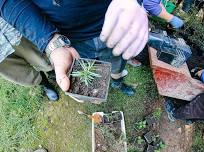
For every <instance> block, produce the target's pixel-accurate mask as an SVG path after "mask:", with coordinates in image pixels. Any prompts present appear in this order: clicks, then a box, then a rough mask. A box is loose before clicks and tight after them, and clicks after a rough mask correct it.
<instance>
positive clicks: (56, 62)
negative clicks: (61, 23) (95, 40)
mask: <svg viewBox="0 0 204 152" xmlns="http://www.w3.org/2000/svg"><path fill="white" fill-rule="evenodd" d="M58 36H59V35H58V34H55V36H54V37H53V39H52V40H54V39H56V38H57V37H58ZM52 40H51V41H52ZM51 41H50V42H51ZM48 45H49V44H48ZM74 58H79V54H78V52H77V51H76V50H75V49H74V48H73V47H69V48H66V47H60V48H57V49H55V50H54V51H52V53H51V54H50V60H51V62H52V63H53V66H54V70H55V75H56V81H57V84H58V85H59V87H60V88H61V89H62V90H63V91H67V90H68V89H69V87H70V80H69V78H68V77H67V72H68V70H69V68H70V67H71V64H72V62H73V59H74Z"/></svg>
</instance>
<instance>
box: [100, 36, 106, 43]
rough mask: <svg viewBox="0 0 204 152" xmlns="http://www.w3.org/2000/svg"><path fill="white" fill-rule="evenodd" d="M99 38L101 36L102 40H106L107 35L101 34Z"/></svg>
mask: <svg viewBox="0 0 204 152" xmlns="http://www.w3.org/2000/svg"><path fill="white" fill-rule="evenodd" d="M99 38H100V40H101V41H102V42H105V41H106V36H105V35H104V34H101V35H100V37H99Z"/></svg>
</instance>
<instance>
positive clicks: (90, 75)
mask: <svg viewBox="0 0 204 152" xmlns="http://www.w3.org/2000/svg"><path fill="white" fill-rule="evenodd" d="M77 61H78V62H79V64H80V66H81V67H82V70H81V71H73V72H72V73H71V76H73V77H79V78H80V81H81V82H84V83H85V85H86V86H89V85H90V84H91V82H92V81H93V80H94V79H95V78H96V77H97V78H99V77H101V75H100V74H97V73H95V71H96V66H94V64H95V61H93V62H89V61H86V63H85V62H84V60H81V61H80V60H77Z"/></svg>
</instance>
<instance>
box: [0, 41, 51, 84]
mask: <svg viewBox="0 0 204 152" xmlns="http://www.w3.org/2000/svg"><path fill="white" fill-rule="evenodd" d="M14 49H15V52H14V53H13V54H11V55H9V56H8V57H7V58H6V59H5V60H4V61H3V62H1V63H0V76H1V77H3V78H4V79H7V80H9V81H11V82H14V83H17V84H20V85H23V86H34V85H38V84H40V82H41V81H42V77H41V75H40V71H43V72H48V71H51V70H52V66H51V65H50V63H49V61H48V59H47V57H46V56H45V55H44V54H41V53H40V52H39V51H38V49H37V48H36V47H35V46H34V45H33V44H32V43H31V42H29V41H28V40H26V39H25V38H22V40H21V44H20V45H18V46H14Z"/></svg>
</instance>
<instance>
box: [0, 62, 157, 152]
mask: <svg viewBox="0 0 204 152" xmlns="http://www.w3.org/2000/svg"><path fill="white" fill-rule="evenodd" d="M128 71H129V75H128V77H127V79H126V82H127V83H128V84H130V85H132V86H134V87H136V91H137V93H136V95H135V96H133V97H127V96H125V95H123V94H122V93H120V92H119V91H117V90H112V89H110V91H109V97H108V101H107V102H106V103H102V104H100V105H94V104H90V103H86V104H82V103H77V102H76V101H74V100H72V99H71V98H69V97H68V96H65V95H64V93H63V92H60V97H61V98H60V100H59V101H58V102H56V103H49V102H48V101H47V99H46V98H42V96H41V95H40V93H41V91H40V89H39V88H38V89H33V88H32V89H29V88H25V87H20V86H18V85H13V84H11V83H9V82H7V81H5V80H1V81H0V84H1V90H3V91H1V94H0V96H1V98H2V97H3V99H4V100H5V101H4V102H3V103H5V104H6V105H7V104H8V103H10V101H11V100H15V102H16V104H15V105H10V104H9V106H11V109H10V111H9V112H10V113H16V112H17V113H22V115H23V116H22V121H24V122H27V121H28V120H26V118H27V116H29V114H31V115H32V116H33V117H32V118H29V125H24V124H19V125H20V126H19V127H17V126H16V125H14V124H15V123H13V117H12V116H11V115H9V116H8V118H7V119H9V120H10V122H11V126H8V124H7V127H9V128H12V129H13V131H12V132H5V134H6V135H7V137H8V139H9V138H10V137H11V136H13V135H14V134H17V133H18V132H20V133H21V134H23V137H26V138H23V137H22V138H15V139H14V140H15V142H17V143H18V142H19V143H20V144H14V145H10V144H8V142H7V141H5V140H4V139H3V138H2V136H1V137H0V138H1V139H0V141H1V144H0V150H1V151H3V152H7V151H8V152H11V149H12V147H14V148H15V149H16V150H17V151H20V149H21V150H22V151H23V149H36V148H38V147H39V145H41V146H43V147H45V148H47V149H48V150H49V152H89V151H91V122H90V120H88V119H87V118H86V117H84V116H81V115H79V114H78V113H77V111H78V110H81V111H84V112H87V113H90V114H91V113H92V112H96V111H104V112H110V111H114V110H121V111H123V112H124V114H125V120H126V128H127V136H129V133H130V132H131V130H132V128H133V125H134V123H135V122H136V121H137V120H138V119H140V118H141V117H142V116H143V115H144V113H145V103H146V102H150V101H152V102H154V101H155V100H156V99H157V97H158V94H157V91H156V88H155V84H154V81H153V79H152V75H151V71H150V69H149V68H148V67H145V66H143V67H141V68H132V67H128ZM7 94H8V95H7ZM22 100H23V101H25V102H24V104H28V105H25V106H22V107H20V106H19V105H18V104H17V103H18V102H19V101H22ZM33 103H34V104H33ZM25 107H29V108H28V109H25ZM23 109H25V110H23ZM3 112H5V111H3ZM3 115H4V113H2V114H1V116H0V118H1V119H3ZM10 116H11V117H10ZM24 116H25V117H24ZM6 123H7V122H6V121H5V122H4V124H6ZM4 124H2V123H1V124H0V125H1V127H2V126H3V125H4ZM26 124H27V123H26ZM22 128H26V129H27V131H23V130H22ZM6 129H8V128H3V129H1V131H3V132H4V131H6ZM33 130H34V131H33ZM31 131H33V132H32V133H30V132H31ZM5 138H6V137H5Z"/></svg>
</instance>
